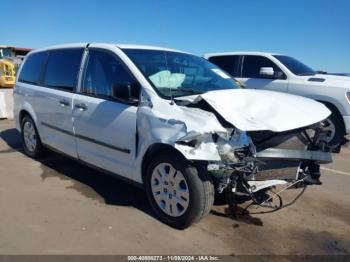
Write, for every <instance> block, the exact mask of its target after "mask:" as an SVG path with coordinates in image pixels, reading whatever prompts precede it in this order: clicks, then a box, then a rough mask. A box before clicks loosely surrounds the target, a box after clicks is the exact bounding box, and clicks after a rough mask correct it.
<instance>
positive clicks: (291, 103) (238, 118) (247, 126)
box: [193, 89, 331, 132]
mask: <svg viewBox="0 0 350 262" xmlns="http://www.w3.org/2000/svg"><path fill="white" fill-rule="evenodd" d="M201 99H204V100H205V101H206V102H207V103H209V104H210V105H211V106H212V107H213V108H214V109H215V110H216V111H217V112H218V113H219V114H220V115H221V116H222V117H223V118H224V119H225V120H226V121H228V122H229V123H231V124H232V125H234V126H235V127H237V128H239V129H240V130H243V131H259V130H269V131H274V132H283V131H288V130H293V129H297V128H300V127H306V126H309V125H312V124H315V123H318V122H321V121H322V120H324V119H326V118H327V117H328V116H329V115H330V113H331V112H330V111H329V110H328V108H327V107H326V106H324V105H323V104H321V103H319V102H316V101H314V100H311V99H308V98H304V97H300V96H295V95H290V94H284V93H280V92H273V91H265V90H253V89H227V90H217V91H210V92H207V93H204V94H201V95H199V96H197V97H196V99H195V100H194V101H193V103H195V102H196V101H199V100H201Z"/></svg>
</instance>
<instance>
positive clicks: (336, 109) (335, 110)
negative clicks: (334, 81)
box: [317, 100, 346, 132]
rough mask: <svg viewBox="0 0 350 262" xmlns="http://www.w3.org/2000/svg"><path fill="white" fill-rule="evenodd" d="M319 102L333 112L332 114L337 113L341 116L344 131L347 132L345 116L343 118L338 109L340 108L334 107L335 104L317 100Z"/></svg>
mask: <svg viewBox="0 0 350 262" xmlns="http://www.w3.org/2000/svg"><path fill="white" fill-rule="evenodd" d="M317 101H318V102H320V103H322V104H324V105H325V106H326V107H327V108H328V109H329V110H331V112H332V113H335V114H337V115H338V116H339V120H340V121H341V124H342V127H343V129H344V130H343V131H344V132H346V130H345V123H344V119H343V116H342V114H341V112H340V110H339V109H338V107H337V106H336V105H334V104H333V103H331V102H328V101H323V100H317Z"/></svg>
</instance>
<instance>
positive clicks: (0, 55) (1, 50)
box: [0, 45, 30, 88]
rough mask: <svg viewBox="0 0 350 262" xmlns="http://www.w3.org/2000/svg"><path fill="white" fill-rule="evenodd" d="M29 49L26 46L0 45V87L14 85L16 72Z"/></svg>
mask: <svg viewBox="0 0 350 262" xmlns="http://www.w3.org/2000/svg"><path fill="white" fill-rule="evenodd" d="M29 51H30V49H27V48H17V47H13V46H3V45H0V88H12V87H13V86H14V85H15V81H16V72H17V70H18V68H19V66H20V65H21V63H22V60H23V57H24V56H25V55H26V54H27V53H28V52H29Z"/></svg>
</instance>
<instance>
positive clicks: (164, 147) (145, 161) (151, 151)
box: [141, 142, 186, 182]
mask: <svg viewBox="0 0 350 262" xmlns="http://www.w3.org/2000/svg"><path fill="white" fill-rule="evenodd" d="M162 152H173V153H174V154H176V155H178V156H180V157H182V158H184V159H186V157H185V156H184V155H183V154H182V153H181V152H180V151H179V150H177V149H176V148H175V147H174V146H172V145H170V144H166V143H161V142H157V143H154V144H152V145H150V146H149V147H148V148H147V150H146V153H145V154H144V156H143V158H142V163H141V178H142V182H144V177H145V175H146V172H147V168H148V166H149V164H150V162H151V160H152V158H153V157H155V156H156V155H159V154H161V153H162Z"/></svg>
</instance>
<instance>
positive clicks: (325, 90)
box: [204, 52, 350, 145]
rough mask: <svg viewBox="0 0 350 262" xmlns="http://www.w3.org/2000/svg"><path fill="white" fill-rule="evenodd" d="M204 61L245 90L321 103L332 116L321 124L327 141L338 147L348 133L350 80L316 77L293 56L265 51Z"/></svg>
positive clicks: (214, 56) (212, 55) (216, 55)
mask: <svg viewBox="0 0 350 262" xmlns="http://www.w3.org/2000/svg"><path fill="white" fill-rule="evenodd" d="M204 58H206V59H208V60H209V61H210V62H212V63H214V64H216V65H217V66H219V67H220V68H221V69H223V70H225V71H226V72H227V73H229V74H230V75H231V76H233V77H234V78H236V79H237V80H239V81H240V82H241V83H242V84H243V85H244V86H245V87H246V88H253V89H268V90H274V91H279V92H286V93H291V94H296V95H300V96H305V97H308V98H312V99H315V100H317V101H319V102H322V103H324V104H325V105H326V106H327V107H328V108H329V109H330V110H331V111H332V115H331V116H330V117H329V118H328V119H327V121H325V122H324V123H323V124H324V125H325V127H326V128H327V129H328V130H329V132H328V138H327V139H328V141H327V142H329V143H330V144H333V145H337V144H340V143H342V142H343V141H344V135H345V134H349V133H350V77H348V76H335V75H327V74H317V72H316V71H314V70H312V69H311V68H310V67H308V66H306V65H304V64H303V63H301V62H299V61H298V60H296V59H295V58H293V57H290V56H285V55H280V54H273V53H264V52H226V53H210V54H205V55H204Z"/></svg>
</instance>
